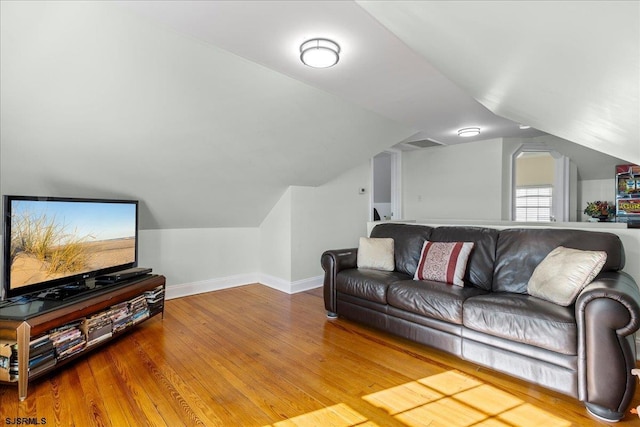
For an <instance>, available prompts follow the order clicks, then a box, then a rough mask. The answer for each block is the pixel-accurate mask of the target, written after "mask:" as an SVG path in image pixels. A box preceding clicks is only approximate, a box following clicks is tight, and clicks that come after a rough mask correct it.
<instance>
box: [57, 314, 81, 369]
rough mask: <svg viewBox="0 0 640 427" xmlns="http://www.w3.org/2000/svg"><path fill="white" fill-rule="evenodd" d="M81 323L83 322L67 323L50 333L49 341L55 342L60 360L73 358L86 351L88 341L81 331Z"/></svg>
mask: <svg viewBox="0 0 640 427" xmlns="http://www.w3.org/2000/svg"><path fill="white" fill-rule="evenodd" d="M81 323H82V320H80V321H77V322H72V323H67V324H66V325H64V326H61V327H59V328H56V329H53V330H52V331H50V332H49V339H51V341H52V342H53V346H54V348H55V351H56V356H57V357H58V360H62V359H66V358H67V357H71V356H73V355H74V354H76V353H78V352H80V351H82V350H83V349H84V347H85V345H86V344H87V341H86V340H85V337H84V334H83V333H82V331H80V324H81Z"/></svg>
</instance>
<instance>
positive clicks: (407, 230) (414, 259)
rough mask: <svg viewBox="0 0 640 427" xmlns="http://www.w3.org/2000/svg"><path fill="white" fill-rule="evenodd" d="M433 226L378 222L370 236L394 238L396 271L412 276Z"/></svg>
mask: <svg viewBox="0 0 640 427" xmlns="http://www.w3.org/2000/svg"><path fill="white" fill-rule="evenodd" d="M431 230H433V227H428V226H426V225H413V224H394V223H386V224H378V225H376V226H375V227H374V228H373V230H371V235H370V237H391V238H393V242H394V245H393V250H394V255H395V264H396V271H399V272H401V273H405V274H408V275H409V276H412V277H413V275H414V274H415V272H416V267H417V266H418V258H420V250H421V249H422V244H423V243H424V241H425V240H427V239H429V236H430V235H431Z"/></svg>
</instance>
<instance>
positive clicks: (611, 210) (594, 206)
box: [584, 200, 616, 221]
mask: <svg viewBox="0 0 640 427" xmlns="http://www.w3.org/2000/svg"><path fill="white" fill-rule="evenodd" d="M584 213H585V214H586V215H589V216H590V217H592V218H599V219H600V221H606V220H607V219H608V218H610V217H612V216H613V215H615V213H616V207H615V205H614V204H613V202H601V201H599V200H598V201H596V202H588V203H587V207H586V208H585V209H584Z"/></svg>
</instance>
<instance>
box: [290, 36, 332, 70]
mask: <svg viewBox="0 0 640 427" xmlns="http://www.w3.org/2000/svg"><path fill="white" fill-rule="evenodd" d="M300 60H301V61H302V63H303V64H304V65H307V66H309V67H313V68H329V67H333V66H334V65H336V64H337V63H338V60H340V46H338V43H336V42H334V41H332V40H329V39H311V40H307V41H306V42H304V43H302V44H301V45H300Z"/></svg>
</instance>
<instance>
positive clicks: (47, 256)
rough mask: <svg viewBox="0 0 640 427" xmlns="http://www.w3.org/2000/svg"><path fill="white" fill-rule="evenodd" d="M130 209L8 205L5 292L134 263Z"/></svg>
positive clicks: (67, 204)
mask: <svg viewBox="0 0 640 427" xmlns="http://www.w3.org/2000/svg"><path fill="white" fill-rule="evenodd" d="M135 236H136V213H135V205H133V204H123V203H100V202H59V201H30V200H14V201H12V209H11V253H10V260H11V268H10V287H11V288H12V289H15V288H18V287H20V286H25V285H31V284H34V283H40V282H44V281H49V280H53V279H58V278H62V277H66V276H74V275H77V274H80V273H84V272H89V271H95V270H97V269H102V268H107V267H113V266H119V265H124V264H127V263H131V262H134V261H135Z"/></svg>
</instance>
